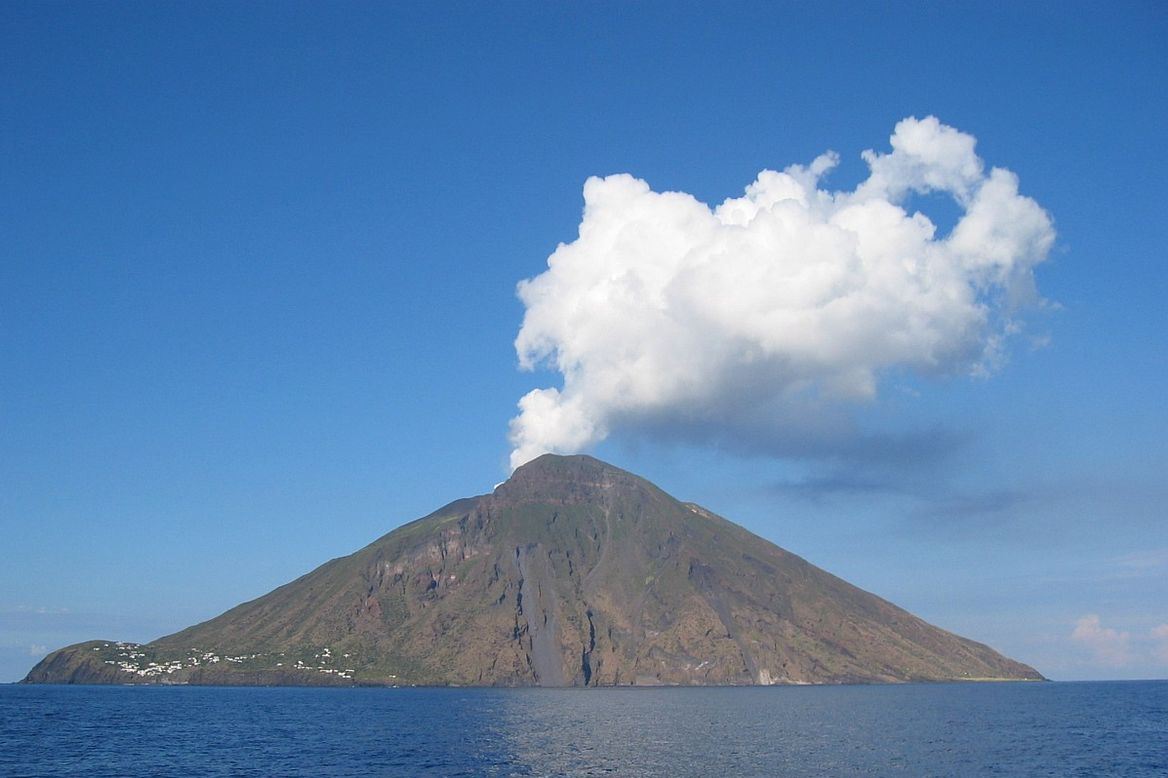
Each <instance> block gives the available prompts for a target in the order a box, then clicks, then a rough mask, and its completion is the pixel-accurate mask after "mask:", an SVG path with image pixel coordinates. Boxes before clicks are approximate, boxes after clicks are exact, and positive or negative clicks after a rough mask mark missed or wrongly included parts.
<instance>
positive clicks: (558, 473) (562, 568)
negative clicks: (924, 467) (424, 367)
mask: <svg viewBox="0 0 1168 778" xmlns="http://www.w3.org/2000/svg"><path fill="white" fill-rule="evenodd" d="M1039 678H1041V676H1040V675H1039V674H1038V673H1037V672H1036V671H1035V670H1033V669H1032V668H1030V667H1027V666H1026V665H1023V664H1020V663H1018V662H1015V661H1013V660H1010V659H1008V658H1006V657H1004V656H1002V655H1000V654H998V653H997V652H995V651H993V650H992V649H990V648H988V647H987V646H984V645H982V644H980V643H975V642H973V641H971V640H967V639H965V638H961V637H958V636H957V635H954V634H952V633H949V632H946V631H944V630H941V629H938V628H936V627H933V626H931V625H929V624H927V623H925V622H924V621H922V620H920V619H918V618H916V617H915V616H913V615H912V614H910V613H908V612H906V611H904V610H902V609H900V608H897V607H896V606H895V605H892V604H891V603H888V602H886V601H884V600H882V599H880V598H879V597H876V596H874V595H872V594H869V593H867V592H865V591H862V590H860V589H858V588H856V587H854V586H852V585H850V584H848V583H847V582H845V581H843V580H841V579H839V578H836V577H835V576H833V575H831V574H829V573H827V572H825V571H823V570H820V569H819V568H817V567H815V566H813V565H811V564H808V563H807V562H806V561H804V560H803V559H801V558H799V557H797V556H795V555H793V554H790V553H788V552H786V551H784V550H783V549H781V548H779V547H778V546H775V545H774V544H772V543H770V542H768V541H766V540H763V539H762V538H759V537H758V536H756V535H753V534H751V533H750V532H747V531H746V530H745V529H743V528H742V527H739V526H737V525H735V524H733V523H731V522H729V521H727V520H725V519H723V518H721V517H718V516H716V515H714V514H712V513H710V512H708V511H706V510H704V509H702V508H700V507H698V506H696V505H692V504H686V503H682V502H679V501H677V500H675V499H674V498H672V497H670V496H669V495H667V494H665V493H664V492H662V491H661V490H660V489H658V488H656V487H655V486H653V485H652V484H650V483H648V482H647V481H645V480H643V479H641V478H638V477H636V476H634V475H632V474H630V473H627V472H624V471H622V470H619V469H617V468H614V467H612V466H610V465H607V464H605V463H603V462H600V461H598V460H596V459H592V458H590V457H585V456H573V457H559V456H552V455H546V456H543V457H540V458H538V459H536V460H534V461H532V462H531V463H529V464H527V465H525V466H523V467H521V468H519V469H518V470H516V472H515V474H514V475H513V476H512V478H511V479H510V480H508V481H507V482H506V483H504V484H503V485H501V486H500V487H499V488H498V489H496V490H495V492H494V493H493V494H490V495H486V496H483V497H477V498H470V499H465V500H459V501H457V502H454V503H451V504H450V505H448V506H446V507H445V508H442V509H441V510H439V511H436V512H435V513H433V514H431V515H430V516H427V517H425V518H423V519H420V520H418V521H415V522H413V523H411V524H407V525H405V526H403V527H400V528H398V529H397V530H394V531H393V532H391V533H389V534H388V535H386V536H384V537H383V538H381V539H379V540H377V541H376V542H374V543H372V544H371V545H369V546H367V547H365V548H363V549H361V550H360V551H358V552H356V553H355V554H352V555H350V556H347V557H343V558H341V559H335V560H333V561H331V562H328V563H326V564H324V565H322V566H321V567H319V568H317V569H316V570H314V571H313V572H311V573H309V574H307V575H305V576H303V577H301V578H299V579H297V580H295V581H293V582H291V583H289V584H286V585H285V586H282V587H280V588H278V589H276V590H274V591H273V592H271V593H269V594H267V595H265V596H263V597H260V598H259V599H256V600H253V601H251V602H248V603H244V604H242V605H240V606H238V607H236V608H233V609H232V610H230V611H227V612H226V613H224V614H223V615H221V616H218V617H217V618H214V619H212V620H210V621H207V622H204V623H203V624H199V625H196V626H193V627H190V628H188V629H186V630H183V631H182V632H178V633H176V634H174V635H170V636H168V637H165V638H162V639H160V640H157V641H155V642H153V643H150V644H146V645H144V646H134V645H130V644H118V643H109V642H97V643H88V644H82V645H80V646H73V647H69V648H66V649H62V650H61V651H58V652H55V653H54V654H52V655H50V656H49V657H47V658H46V659H45V660H44V661H42V662H41V663H40V664H39V665H37V667H36V668H34V669H33V671H32V672H31V673H30V674H29V676H28V679H27V680H28V681H30V682H70V681H71V682H98V683H106V682H116V683H123V682H131V683H238V684H354V683H365V684H395V683H396V684H405V683H416V684H482V685H504V686H526V685H555V686H560V685H612V684H634V683H635V684H662V683H664V684H686V685H688V684H769V683H846V682H897V681H941V680H974V679H979V680H980V679H1039Z"/></svg>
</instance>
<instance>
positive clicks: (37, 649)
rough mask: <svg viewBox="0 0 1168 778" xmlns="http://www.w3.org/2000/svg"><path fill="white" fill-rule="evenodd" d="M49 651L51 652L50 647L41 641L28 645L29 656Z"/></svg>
mask: <svg viewBox="0 0 1168 778" xmlns="http://www.w3.org/2000/svg"><path fill="white" fill-rule="evenodd" d="M47 653H49V647H48V646H43V645H41V644H40V643H32V644H31V645H29V647H28V655H29V656H35V657H41V656H44V655H45V654H47Z"/></svg>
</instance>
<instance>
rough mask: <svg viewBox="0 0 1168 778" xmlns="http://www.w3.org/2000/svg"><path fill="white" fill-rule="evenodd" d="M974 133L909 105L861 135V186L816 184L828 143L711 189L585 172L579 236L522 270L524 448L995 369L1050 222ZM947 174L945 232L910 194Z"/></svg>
mask: <svg viewBox="0 0 1168 778" xmlns="http://www.w3.org/2000/svg"><path fill="white" fill-rule="evenodd" d="M975 144H976V141H975V139H974V138H973V137H972V136H971V135H967V134H965V133H962V132H959V131H958V130H956V129H953V128H952V127H947V126H945V125H943V124H941V123H940V122H939V121H938V120H937V119H935V118H933V117H928V118H925V119H920V120H918V119H915V118H909V119H904V120H903V121H901V122H900V123H898V124H897V125H896V129H895V132H894V133H893V135H892V138H891V145H892V151H891V152H887V153H877V152H874V151H866V152H864V154H863V158H864V160H865V161H866V162H867V164H868V167H869V170H870V174H869V176H868V178H867V180H865V181H864V182H863V183H861V184H860V185H859V186H857V187H856V189H855V190H854V191H851V192H831V191H827V190H824V189H822V188H820V179H821V178H822V177H823V176H824V174H825V173H827V172H828V171H829V170H830V169H831V168H832V167H834V166H835V164H836V163H837V161H838V158H837V157H836V155H835V154H834V153H828V154H824V155H822V156H820V157H819V158H818V159H816V160H815V161H814V162H812V163H811V164H810V165H809V166H799V165H794V166H791V167H788V168H787V169H786V170H784V171H783V172H775V171H773V170H764V171H763V172H762V173H760V174H759V176H758V178H757V180H755V181H754V183H752V184H751V185H750V186H748V187H747V188H746V192H745V195H744V196H742V197H738V198H732V199H728V200H726V201H725V202H723V203H722V204H721V205H718V206H717V207H715V208H712V209H711V208H710V207H709V206H707V205H706V204H704V203H702V202H700V201H698V200H697V199H695V198H694V197H692V196H690V195H688V194H685V193H682V192H654V191H653V190H652V189H650V188H649V186H648V184H646V183H645V182H644V181H641V180H639V179H636V178H633V177H632V176H629V175H614V176H608V177H606V178H590V179H589V180H588V181H587V182H586V183H585V185H584V216H583V219H582V221H581V223H580V234H579V237H578V238H577V239H576V240H575V241H573V242H572V243H568V244H561V245H560V246H559V247H558V248H557V249H556V251H555V252H554V253H553V254H552V255H551V256H550V257H549V258H548V269H547V270H546V271H545V272H543V273H542V274H540V275H538V276H536V277H535V278H532V279H528V280H526V281H523V282H521V283H520V284H519V297H520V299H521V300H522V302H523V304H524V305H525V306H526V314H525V316H524V319H523V326H522V328H521V329H520V331H519V335H518V337H517V338H516V341H515V348H516V350H517V351H518V354H519V362H520V366H521V367H523V368H526V369H533V368H535V367H536V366H540V365H546V366H549V367H551V368H554V369H555V370H557V371H558V372H559V373H561V374H562V376H563V386H562V388H558V389H557V388H546V389H536V390H534V391H532V392H530V393H528V394H527V395H525V396H524V397H523V398H522V399H521V400H520V401H519V410H520V413H519V415H518V416H517V417H516V418H515V419H513V420H512V422H511V442H512V444H513V446H514V451H513V452H512V455H511V464H512V467H518V466H519V465H520V464H523V463H524V462H526V461H528V460H530V459H531V458H533V457H535V456H538V455H539V454H541V453H545V452H559V453H569V452H573V451H578V450H580V449H583V448H586V447H587V446H589V445H591V444H594V443H597V442H599V441H600V440H603V439H604V438H605V437H607V436H608V435H609V434H610V433H611V432H612V431H614V430H616V429H618V428H621V427H622V426H632V427H636V426H641V427H645V428H653V429H657V430H664V429H667V428H669V427H671V426H674V427H678V428H699V427H703V426H705V427H709V426H720V427H722V428H725V429H739V430H744V431H750V432H751V434H762V435H768V434H769V435H775V436H779V437H781V436H782V435H783V434H784V430H786V429H788V428H790V427H791V426H792V425H796V426H797V425H799V424H800V423H802V421H805V420H802V417H803V416H804V415H805V414H806V413H808V409H810V408H814V407H819V408H822V407H830V406H833V405H838V404H840V403H846V402H848V401H855V400H862V399H867V398H872V397H874V396H875V394H876V391H877V384H878V379H879V378H880V376H881V374H882V372H886V371H888V370H890V369H901V370H903V369H909V370H914V371H918V372H922V373H954V372H985V371H987V370H989V369H990V368H991V367H992V365H993V362H994V360H995V358H996V357H997V355H998V352H999V350H1000V347H1001V342H1002V340H1003V338H1004V336H1005V335H1006V334H1007V333H1008V332H1010V331H1011V330H1012V329H1014V327H1015V324H1014V322H1013V320H1012V314H1013V311H1014V310H1015V308H1016V306H1017V305H1018V304H1019V302H1021V301H1024V300H1026V299H1027V298H1028V297H1030V296H1032V295H1033V289H1034V286H1033V277H1032V270H1033V268H1034V267H1035V265H1037V264H1038V263H1040V262H1041V261H1042V260H1043V259H1044V258H1045V257H1046V255H1047V253H1048V251H1049V249H1050V246H1051V244H1052V242H1053V240H1054V230H1053V227H1052V225H1051V220H1050V218H1049V216H1048V215H1047V214H1046V212H1045V211H1044V210H1043V209H1042V208H1041V207H1040V206H1039V205H1038V204H1037V203H1036V202H1034V200H1031V199H1030V198H1027V197H1023V196H1022V195H1020V194H1019V193H1018V179H1017V177H1016V176H1015V175H1014V174H1013V173H1011V172H1010V171H1009V170H1005V169H1002V168H993V169H991V170H989V171H988V172H987V171H986V169H985V166H984V165H983V163H982V160H981V159H980V158H979V157H978V156H977V154H976V153H975ZM931 192H940V193H945V194H948V195H949V196H951V197H952V198H953V200H954V201H955V202H956V204H957V206H958V207H959V209H960V212H961V216H960V218H959V219H958V221H957V223H956V225H955V226H954V227H953V229H952V230H951V231H950V232H949V233H948V234H946V235H938V231H937V228H936V227H935V225H934V224H933V222H932V221H930V219H929V218H928V217H927V216H925V215H924V214H922V213H920V212H911V213H910V212H909V210H907V209H906V207H905V204H906V201H907V200H908V198H909V197H910V196H911V195H912V194H913V193H931Z"/></svg>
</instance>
